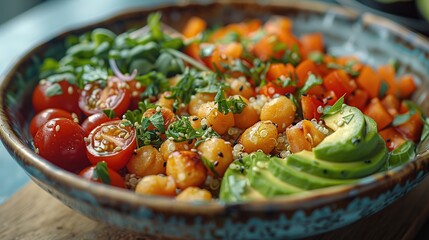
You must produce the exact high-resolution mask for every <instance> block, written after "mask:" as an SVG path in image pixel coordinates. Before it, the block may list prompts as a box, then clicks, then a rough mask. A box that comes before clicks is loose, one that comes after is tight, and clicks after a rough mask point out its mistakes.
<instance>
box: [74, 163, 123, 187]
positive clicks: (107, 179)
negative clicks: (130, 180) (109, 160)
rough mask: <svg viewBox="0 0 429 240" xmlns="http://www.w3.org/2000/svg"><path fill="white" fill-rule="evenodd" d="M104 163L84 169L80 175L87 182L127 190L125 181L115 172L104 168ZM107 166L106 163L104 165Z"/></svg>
mask: <svg viewBox="0 0 429 240" xmlns="http://www.w3.org/2000/svg"><path fill="white" fill-rule="evenodd" d="M103 163H104V162H100V163H98V164H97V165H96V166H91V167H87V168H85V169H83V170H82V171H81V172H80V173H79V175H80V176H81V177H83V178H85V179H87V180H90V181H93V182H99V183H104V184H108V185H111V186H115V187H119V188H125V181H124V179H123V178H122V176H121V175H119V173H117V172H116V171H115V170H113V169H111V168H109V167H107V166H106V167H105V166H103V165H102V164H103ZM104 164H105V163H104Z"/></svg>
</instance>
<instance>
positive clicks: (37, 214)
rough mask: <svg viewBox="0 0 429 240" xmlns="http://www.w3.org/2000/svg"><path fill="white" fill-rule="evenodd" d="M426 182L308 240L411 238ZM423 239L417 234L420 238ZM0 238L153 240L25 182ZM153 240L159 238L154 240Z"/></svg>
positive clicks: (4, 209) (423, 208) (426, 205)
mask: <svg viewBox="0 0 429 240" xmlns="http://www.w3.org/2000/svg"><path fill="white" fill-rule="evenodd" d="M428 200H429V178H426V179H425V180H424V181H423V182H422V183H421V184H419V186H417V187H416V188H415V189H414V190H412V191H411V192H409V193H408V194H407V195H406V196H404V197H402V198H401V199H399V200H398V201H397V202H395V203H393V204H392V205H390V206H388V207H387V208H385V209H384V210H383V211H381V212H379V213H377V214H374V215H372V216H370V217H366V218H364V219H362V220H360V221H358V222H356V223H354V224H351V225H349V226H346V227H343V228H341V229H338V230H335V231H332V232H329V233H326V234H322V235H318V236H315V237H312V238H309V239H311V240H313V239H335V240H337V239H377V240H379V239H383V240H388V239H414V238H415V236H416V235H417V233H419V231H420V229H421V227H422V226H423V225H424V223H425V222H426V219H427V217H428V216H429V201H428ZM427 237H428V236H425V235H422V234H421V233H420V237H419V239H427ZM0 239H2V240H7V239H24V240H25V239H31V240H32V239H38V240H43V239H154V238H151V237H147V236H144V235H140V234H137V233H133V232H130V231H125V230H121V229H117V228H115V227H112V226H109V225H106V224H103V223H99V222H96V221H94V220H91V219H89V218H87V217H84V216H82V215H80V214H79V213H77V212H74V211H73V210H71V209H70V208H68V207H66V206H65V205H63V204H62V203H61V202H60V201H58V200H57V199H56V198H54V197H52V196H50V195H49V194H48V193H47V192H45V191H44V190H42V189H41V188H39V187H38V186H37V185H35V184H34V183H33V182H30V183H29V184H28V185H26V186H25V187H24V188H23V189H21V190H20V191H19V192H18V193H17V194H15V195H14V196H13V197H12V198H11V199H9V200H8V201H7V202H5V203H4V204H3V205H0ZM156 239H158V238H156Z"/></svg>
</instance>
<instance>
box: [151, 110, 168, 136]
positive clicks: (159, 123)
mask: <svg viewBox="0 0 429 240" xmlns="http://www.w3.org/2000/svg"><path fill="white" fill-rule="evenodd" d="M149 121H150V122H151V123H152V124H153V126H154V127H155V128H156V129H157V130H158V131H159V132H160V133H165V127H164V117H163V116H162V113H161V112H156V113H155V114H154V115H152V116H151V117H150V118H149Z"/></svg>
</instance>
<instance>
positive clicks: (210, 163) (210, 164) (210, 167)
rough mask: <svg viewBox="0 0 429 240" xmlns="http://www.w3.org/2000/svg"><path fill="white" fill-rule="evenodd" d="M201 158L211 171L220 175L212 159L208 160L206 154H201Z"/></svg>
mask: <svg viewBox="0 0 429 240" xmlns="http://www.w3.org/2000/svg"><path fill="white" fill-rule="evenodd" d="M201 160H202V161H203V164H204V166H206V168H208V169H210V171H211V172H212V173H213V174H214V176H215V177H219V176H220V175H219V173H218V172H217V171H216V169H215V166H214V164H213V163H212V162H211V161H210V160H208V159H207V158H205V157H204V156H201Z"/></svg>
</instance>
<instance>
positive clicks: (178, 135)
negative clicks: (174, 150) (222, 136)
mask: <svg viewBox="0 0 429 240" xmlns="http://www.w3.org/2000/svg"><path fill="white" fill-rule="evenodd" d="M166 136H167V137H168V138H170V137H171V138H172V139H173V140H174V141H175V142H184V141H191V140H197V141H196V143H195V145H196V146H198V145H199V144H200V143H201V142H203V141H204V140H205V139H207V138H211V137H219V134H217V133H216V132H215V131H214V130H213V129H212V128H210V127H207V125H203V126H201V127H200V128H198V129H194V128H193V127H192V125H191V122H190V120H189V117H188V116H183V117H181V118H180V119H178V120H177V121H175V122H173V123H172V124H170V126H169V127H168V129H167V131H166Z"/></svg>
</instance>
